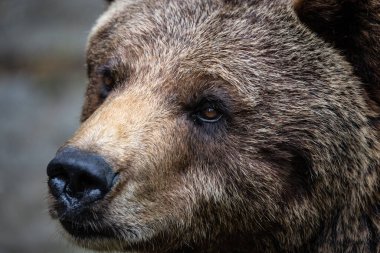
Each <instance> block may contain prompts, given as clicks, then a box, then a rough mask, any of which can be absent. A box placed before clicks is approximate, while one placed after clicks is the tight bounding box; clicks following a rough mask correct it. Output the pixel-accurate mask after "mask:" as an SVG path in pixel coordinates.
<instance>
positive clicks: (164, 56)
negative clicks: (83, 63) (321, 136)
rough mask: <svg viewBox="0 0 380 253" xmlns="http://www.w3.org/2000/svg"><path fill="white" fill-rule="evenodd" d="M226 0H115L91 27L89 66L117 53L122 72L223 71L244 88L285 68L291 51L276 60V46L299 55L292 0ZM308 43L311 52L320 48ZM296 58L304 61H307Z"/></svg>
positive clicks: (190, 74) (169, 75)
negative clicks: (243, 0) (289, 1)
mask: <svg viewBox="0 0 380 253" xmlns="http://www.w3.org/2000/svg"><path fill="white" fill-rule="evenodd" d="M226 2H230V1H218V0H217V1H210V0H203V1H201V0H191V1H173V0H158V1H150V0H145V1H144V0H141V1H115V2H113V3H112V4H111V5H110V6H109V9H108V10H107V11H106V12H105V14H103V16H102V17H100V19H99V20H98V21H97V24H96V26H95V28H94V29H93V30H92V32H91V35H90V39H89V43H88V47H87V48H88V50H87V57H88V60H87V63H88V66H89V70H91V69H94V68H97V67H98V66H101V65H104V64H107V62H109V61H110V60H111V61H113V62H117V64H116V65H119V66H120V69H119V70H118V72H119V73H122V72H123V71H124V72H125V71H128V72H139V73H140V74H141V73H143V72H144V73H147V72H149V74H150V78H155V77H157V76H159V75H160V76H165V78H166V79H168V80H179V79H183V80H186V79H191V80H194V77H195V76H197V74H199V73H200V75H204V74H206V75H207V76H217V77H218V79H223V80H224V81H226V83H229V84H232V85H234V86H236V87H237V89H241V88H242V87H241V84H242V83H252V77H254V76H256V77H257V78H261V79H262V78H264V79H265V78H266V77H267V76H269V75H273V73H276V72H278V71H282V70H283V69H284V68H283V67H281V66H284V65H286V64H285V63H283V62H282V61H283V60H284V59H286V58H285V57H284V58H283V59H273V57H272V53H271V50H272V49H275V50H277V51H278V52H281V51H284V55H288V56H289V55H292V53H294V52H295V53H296V54H298V52H297V50H299V48H297V44H300V43H299V41H292V40H294V37H296V36H294V34H292V32H289V27H287V26H289V25H291V24H294V22H286V21H294V18H295V17H293V16H292V14H291V13H289V12H287V11H286V8H287V6H288V4H284V1H259V2H257V3H255V2H256V1H251V2H252V3H255V4H250V5H248V4H237V3H226ZM231 2H233V1H231ZM263 2H265V3H263ZM274 12H276V13H277V14H278V13H280V14H281V15H272V14H273V13H274ZM293 28H294V27H293ZM296 32H300V33H302V32H303V31H296ZM307 36H309V35H307ZM290 41H292V43H289V45H291V47H287V46H286V45H285V43H287V42H290ZM284 45H285V46H284ZM301 46H302V45H301ZM308 50H309V53H311V54H312V51H313V48H310V49H308ZM268 56H269V57H268ZM277 56H278V57H279V58H280V55H278V53H277ZM287 58H289V57H287ZM305 60H307V59H306V57H305ZM296 64H298V65H299V68H301V67H302V66H303V65H305V64H304V63H303V62H302V60H300V61H298V62H297V63H296ZM265 65H272V66H271V67H269V68H268V67H266V68H263V66H265ZM276 65H278V66H276ZM294 69H297V67H295V68H294ZM141 70H144V71H141ZM146 70H147V71H146ZM236 73H240V74H239V75H237V74H236ZM241 73H249V75H242V74H241ZM126 75H128V74H126ZM136 76H140V77H141V76H146V74H143V75H136ZM277 76H279V75H278V74H277ZM148 78H149V77H148ZM275 79H276V78H272V79H271V80H273V81H274V80H275ZM256 81H258V82H260V80H256ZM262 81H265V80H261V82H262ZM256 83H257V82H256Z"/></svg>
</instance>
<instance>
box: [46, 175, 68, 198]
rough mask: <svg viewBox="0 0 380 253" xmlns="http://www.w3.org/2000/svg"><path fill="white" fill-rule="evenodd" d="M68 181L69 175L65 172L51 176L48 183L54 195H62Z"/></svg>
mask: <svg viewBox="0 0 380 253" xmlns="http://www.w3.org/2000/svg"><path fill="white" fill-rule="evenodd" d="M68 181H69V179H68V176H67V175H65V174H61V175H56V176H53V177H51V178H49V181H48V185H49V188H50V191H51V193H52V194H53V196H54V197H58V196H60V195H61V194H62V193H63V192H64V191H65V188H66V186H67V182H68Z"/></svg>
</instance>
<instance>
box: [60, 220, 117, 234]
mask: <svg viewBox="0 0 380 253" xmlns="http://www.w3.org/2000/svg"><path fill="white" fill-rule="evenodd" d="M60 223H61V225H62V227H63V228H64V229H65V230H66V231H67V232H68V233H69V234H70V235H72V236H73V237H75V238H79V239H84V238H94V237H103V238H115V228H109V227H104V226H101V224H93V225H90V224H82V223H79V222H73V221H69V220H64V219H62V220H60Z"/></svg>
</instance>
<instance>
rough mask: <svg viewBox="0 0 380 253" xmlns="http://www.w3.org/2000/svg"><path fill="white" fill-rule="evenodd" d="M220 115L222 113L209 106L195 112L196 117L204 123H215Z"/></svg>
mask: <svg viewBox="0 0 380 253" xmlns="http://www.w3.org/2000/svg"><path fill="white" fill-rule="evenodd" d="M222 116H223V114H222V113H220V112H219V111H218V110H217V109H215V108H213V107H211V106H206V107H204V108H203V109H201V110H200V111H199V112H198V113H197V114H196V117H197V119H199V120H200V121H202V122H206V123H215V122H217V121H219V120H220V119H221V118H222Z"/></svg>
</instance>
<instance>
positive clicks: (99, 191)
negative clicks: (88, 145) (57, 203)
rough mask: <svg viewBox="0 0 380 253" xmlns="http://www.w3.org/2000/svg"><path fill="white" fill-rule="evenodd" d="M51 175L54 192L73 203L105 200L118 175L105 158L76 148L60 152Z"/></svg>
mask: <svg viewBox="0 0 380 253" xmlns="http://www.w3.org/2000/svg"><path fill="white" fill-rule="evenodd" d="M47 174H48V177H49V181H48V185H49V188H50V192H51V194H52V195H53V196H54V197H55V198H56V199H58V200H62V201H64V202H67V203H68V204H67V205H72V206H78V205H82V204H89V203H91V202H94V201H96V200H99V199H102V198H103V197H104V195H105V194H106V193H107V192H109V191H110V190H111V188H112V186H113V182H114V179H115V175H116V174H115V173H114V172H113V171H112V169H111V167H110V166H109V165H108V163H107V162H106V161H105V160H104V159H103V158H102V157H100V156H98V155H96V154H92V153H89V152H86V151H81V150H78V149H73V148H65V149H63V150H61V151H60V152H58V153H57V155H56V157H55V158H54V159H53V160H51V161H50V163H49V165H48V167H47ZM67 207H68V208H70V206H67Z"/></svg>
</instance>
